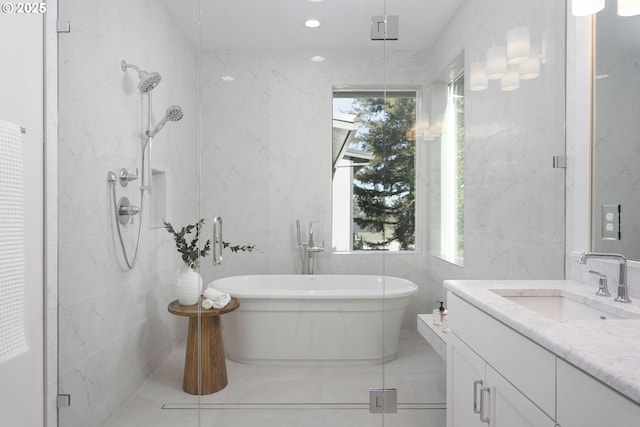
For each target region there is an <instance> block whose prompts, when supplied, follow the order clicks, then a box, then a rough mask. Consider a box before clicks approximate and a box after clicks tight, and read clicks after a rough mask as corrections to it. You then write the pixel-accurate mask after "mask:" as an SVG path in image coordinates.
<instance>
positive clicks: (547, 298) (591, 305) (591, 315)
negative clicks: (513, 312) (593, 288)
mask: <svg viewBox="0 0 640 427" xmlns="http://www.w3.org/2000/svg"><path fill="white" fill-rule="evenodd" d="M492 292H494V293H496V294H498V295H500V296H501V297H503V298H505V299H507V300H509V301H511V302H513V303H516V304H518V305H520V306H522V307H524V308H526V309H528V310H531V311H533V312H535V313H538V314H539V315H541V316H544V317H546V318H548V319H551V320H555V321H571V320H598V319H601V320H606V319H629V318H638V317H640V316H638V314H637V313H634V312H631V311H628V310H625V309H624V308H623V307H619V308H618V307H612V306H610V305H608V304H604V303H603V302H602V301H598V298H599V297H593V298H585V297H582V296H579V295H575V294H572V293H570V292H563V291H561V290H548V291H546V292H545V294H544V295H541V292H540V290H528V289H522V290H513V289H509V290H498V289H496V290H492ZM614 304H615V303H614Z"/></svg>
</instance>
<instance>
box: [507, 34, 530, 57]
mask: <svg viewBox="0 0 640 427" xmlns="http://www.w3.org/2000/svg"><path fill="white" fill-rule="evenodd" d="M530 51H531V37H530V36H529V27H513V28H511V29H510V30H509V31H508V32H507V62H508V63H509V64H520V63H522V62H524V61H526V60H527V59H528V58H529V53H530Z"/></svg>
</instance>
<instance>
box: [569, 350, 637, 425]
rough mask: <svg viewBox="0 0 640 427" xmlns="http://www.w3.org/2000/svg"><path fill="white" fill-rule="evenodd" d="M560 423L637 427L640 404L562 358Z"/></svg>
mask: <svg viewBox="0 0 640 427" xmlns="http://www.w3.org/2000/svg"><path fill="white" fill-rule="evenodd" d="M558 424H560V425H561V426H562V427H584V426H607V427H630V426H636V425H639V424H640V406H638V405H636V404H635V403H634V402H632V401H630V400H628V399H627V398H625V397H624V396H621V395H619V394H618V393H616V392H615V391H613V390H612V389H610V388H609V387H607V386H605V385H604V384H602V383H600V382H599V381H597V380H595V379H593V378H591V377H590V376H588V375H586V374H585V373H583V372H582V371H580V370H579V369H577V368H575V367H574V366H572V365H570V364H568V363H566V362H565V361H563V360H560V359H558Z"/></svg>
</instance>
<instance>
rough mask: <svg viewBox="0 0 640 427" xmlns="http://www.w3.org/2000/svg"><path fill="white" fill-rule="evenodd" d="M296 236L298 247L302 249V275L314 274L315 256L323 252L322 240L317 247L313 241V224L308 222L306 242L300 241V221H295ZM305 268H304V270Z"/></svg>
mask: <svg viewBox="0 0 640 427" xmlns="http://www.w3.org/2000/svg"><path fill="white" fill-rule="evenodd" d="M296 235H297V237H298V246H299V247H300V248H302V249H303V253H302V259H303V262H302V271H301V273H302V274H314V273H315V263H316V260H315V255H316V254H317V253H318V252H322V251H324V240H323V241H322V245H321V246H317V245H316V243H315V241H314V239H313V222H309V238H308V239H307V241H306V242H303V241H302V238H301V237H300V220H297V219H296ZM305 266H306V268H305Z"/></svg>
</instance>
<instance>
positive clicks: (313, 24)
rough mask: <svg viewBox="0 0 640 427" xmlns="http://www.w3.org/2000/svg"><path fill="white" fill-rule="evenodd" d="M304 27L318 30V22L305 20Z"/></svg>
mask: <svg viewBox="0 0 640 427" xmlns="http://www.w3.org/2000/svg"><path fill="white" fill-rule="evenodd" d="M304 26H305V27H307V28H318V27H319V26H320V21H318V20H317V19H307V20H306V21H305V23H304Z"/></svg>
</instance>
